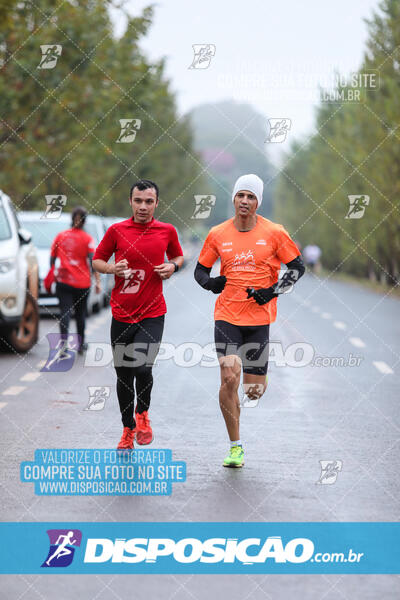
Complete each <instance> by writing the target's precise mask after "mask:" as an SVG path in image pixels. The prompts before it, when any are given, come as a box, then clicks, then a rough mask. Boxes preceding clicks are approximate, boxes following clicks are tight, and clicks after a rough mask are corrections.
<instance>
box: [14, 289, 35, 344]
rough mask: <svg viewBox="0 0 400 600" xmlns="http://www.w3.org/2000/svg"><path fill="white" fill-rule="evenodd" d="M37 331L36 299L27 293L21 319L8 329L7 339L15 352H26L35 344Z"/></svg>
mask: <svg viewBox="0 0 400 600" xmlns="http://www.w3.org/2000/svg"><path fill="white" fill-rule="evenodd" d="M38 332H39V308H38V304H37V302H36V300H35V299H34V298H33V297H32V296H30V294H29V293H28V294H27V295H26V301H25V308H24V312H23V314H22V317H21V321H20V322H19V324H18V325H17V327H14V328H13V329H11V330H9V332H8V335H7V341H8V343H9V344H10V346H12V347H13V348H14V350H16V351H17V352H27V351H28V350H30V349H31V348H32V346H33V345H34V344H36V342H37V339H38Z"/></svg>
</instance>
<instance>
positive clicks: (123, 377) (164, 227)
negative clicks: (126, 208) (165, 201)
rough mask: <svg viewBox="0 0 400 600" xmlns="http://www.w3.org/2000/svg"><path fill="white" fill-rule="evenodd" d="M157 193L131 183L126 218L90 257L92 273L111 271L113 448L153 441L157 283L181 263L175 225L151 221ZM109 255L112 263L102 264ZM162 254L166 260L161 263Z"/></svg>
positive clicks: (159, 324) (160, 319) (161, 309)
mask: <svg viewBox="0 0 400 600" xmlns="http://www.w3.org/2000/svg"><path fill="white" fill-rule="evenodd" d="M158 193H159V191H158V187H157V185H156V184H155V183H154V182H152V181H150V180H147V179H142V180H140V181H137V182H136V183H134V184H133V186H132V187H131V191H130V198H129V203H130V206H131V208H132V213H133V214H132V217H131V218H130V219H127V220H125V221H122V222H120V223H115V224H114V225H111V227H109V228H108V229H107V232H106V234H105V236H104V237H103V239H102V241H101V242H100V244H99V246H98V247H97V249H96V252H95V254H94V256H93V268H94V269H95V270H96V271H99V272H100V273H111V274H114V275H115V285H114V288H113V290H112V293H111V302H110V304H111V310H112V315H113V317H112V323H111V345H112V348H113V353H114V367H115V370H116V373H117V396H118V401H119V406H120V411H121V417H122V424H123V426H124V429H123V433H122V437H121V440H120V442H119V444H118V446H117V448H118V449H126V448H128V449H131V448H133V440H134V437H135V435H136V441H137V443H138V444H141V445H143V444H150V443H151V442H152V440H153V432H152V429H151V426H150V420H149V417H148V409H149V405H150V394H151V389H152V387H153V376H152V366H153V363H154V360H155V358H156V356H157V353H158V349H159V346H160V343H161V338H162V333H163V328H164V315H165V313H166V312H167V307H166V304H165V300H164V296H163V292H162V281H163V280H164V279H169V277H171V275H172V274H173V273H174V272H175V271H177V270H178V269H179V268H180V267H181V266H182V264H183V252H182V248H181V245H180V243H179V240H178V234H177V232H176V229H175V228H174V227H173V226H172V225H171V224H170V223H163V222H161V221H157V220H156V219H154V210H155V209H156V207H157V206H158ZM113 254H115V264H108V263H107V261H108V260H109V259H110V257H111V256H112V255H113ZM165 254H166V255H167V257H168V262H164V258H165ZM128 346H129V347H130V348H129V349H128ZM131 350H133V353H132V352H131ZM121 359H122V360H121ZM134 380H135V387H136V395H137V404H136V410H135V416H134V411H133V408H134V398H135V391H134V387H133V381H134Z"/></svg>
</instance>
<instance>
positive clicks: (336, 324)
mask: <svg viewBox="0 0 400 600" xmlns="http://www.w3.org/2000/svg"><path fill="white" fill-rule="evenodd" d="M333 326H334V327H336V329H347V325H346V323H343V321H334V322H333Z"/></svg>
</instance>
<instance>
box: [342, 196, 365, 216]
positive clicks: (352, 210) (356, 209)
mask: <svg viewBox="0 0 400 600" xmlns="http://www.w3.org/2000/svg"><path fill="white" fill-rule="evenodd" d="M347 197H348V199H349V202H350V207H349V210H348V212H347V215H346V216H345V219H361V217H363V216H364V213H365V209H366V207H367V206H368V205H369V196H366V195H364V194H360V195H354V196H352V195H350V196H347Z"/></svg>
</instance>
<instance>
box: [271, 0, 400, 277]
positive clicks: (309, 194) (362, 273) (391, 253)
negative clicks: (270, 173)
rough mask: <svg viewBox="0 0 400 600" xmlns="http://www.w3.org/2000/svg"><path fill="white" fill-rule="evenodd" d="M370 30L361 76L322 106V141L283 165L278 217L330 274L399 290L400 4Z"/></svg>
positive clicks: (304, 146)
mask: <svg viewBox="0 0 400 600" xmlns="http://www.w3.org/2000/svg"><path fill="white" fill-rule="evenodd" d="M367 24H368V40H367V44H366V49H365V53H364V57H363V60H362V64H361V66H360V70H359V72H358V74H355V76H353V77H352V78H350V77H349V78H348V79H347V81H346V82H343V81H341V82H340V84H339V85H338V86H337V87H336V89H335V90H334V93H333V95H331V96H330V97H329V101H325V100H324V101H322V100H321V102H320V104H319V107H318V109H317V117H316V133H315V134H314V135H312V137H311V139H308V140H306V141H303V143H302V142H301V141H299V140H297V141H296V142H295V143H294V144H292V146H291V148H290V151H289V153H288V155H287V156H286V157H285V165H284V168H283V170H282V173H281V175H280V177H279V181H278V183H277V188H276V191H275V214H274V216H275V218H276V220H278V221H279V222H281V223H284V224H285V226H286V227H287V228H288V229H289V230H290V233H291V234H292V236H293V237H294V238H295V239H297V240H298V241H299V242H300V243H301V245H305V244H307V243H316V244H317V245H319V246H320V247H321V249H322V251H323V255H322V262H323V264H324V265H325V266H326V267H327V268H329V269H331V270H337V271H342V272H346V273H350V274H353V275H356V276H359V277H369V278H371V279H379V280H380V281H382V282H386V283H389V284H395V283H396V281H397V279H398V276H399V273H400V212H399V208H400V207H399V195H400V128H399V125H400V101H399V98H400V3H399V2H397V1H396V0H384V1H383V2H381V4H380V6H379V9H378V10H377V11H375V12H374V13H373V15H372V18H371V19H370V20H368V21H367ZM357 75H358V77H357ZM355 92H357V94H356V97H354V96H355ZM323 95H324V97H325V98H326V94H323ZM332 96H333V98H332ZM335 98H337V101H331V100H332V99H333V100H335Z"/></svg>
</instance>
